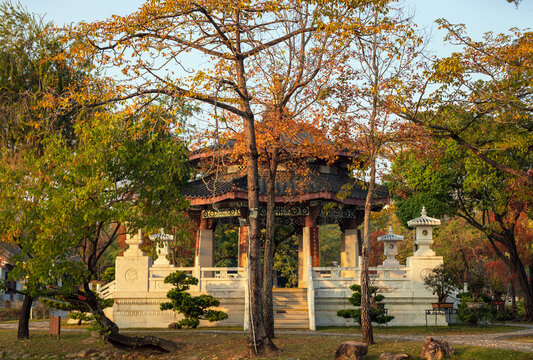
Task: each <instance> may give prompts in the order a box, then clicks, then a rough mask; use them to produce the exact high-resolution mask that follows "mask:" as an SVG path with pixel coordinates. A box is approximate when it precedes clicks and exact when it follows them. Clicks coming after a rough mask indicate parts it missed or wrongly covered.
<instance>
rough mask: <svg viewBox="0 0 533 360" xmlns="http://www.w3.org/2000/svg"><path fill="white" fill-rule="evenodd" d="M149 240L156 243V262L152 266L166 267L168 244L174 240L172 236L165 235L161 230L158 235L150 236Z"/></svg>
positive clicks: (167, 263)
mask: <svg viewBox="0 0 533 360" xmlns="http://www.w3.org/2000/svg"><path fill="white" fill-rule="evenodd" d="M150 240H152V241H154V242H157V243H158V245H157V253H158V256H157V260H156V261H155V262H154V266H168V265H170V262H169V261H168V259H167V255H168V243H169V241H172V240H174V236H173V235H168V234H165V232H164V230H163V229H161V232H159V233H158V234H154V235H150Z"/></svg>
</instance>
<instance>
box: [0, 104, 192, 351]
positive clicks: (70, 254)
mask: <svg viewBox="0 0 533 360" xmlns="http://www.w3.org/2000/svg"><path fill="white" fill-rule="evenodd" d="M153 106H156V105H153ZM157 107H158V109H151V110H150V111H148V110H146V112H145V113H144V114H137V116H135V117H134V118H132V117H131V116H130V114H128V113H125V114H121V115H122V116H121V115H119V114H118V113H112V112H108V113H107V116H104V114H103V113H101V114H99V115H98V116H96V117H92V118H89V119H79V120H78V121H77V122H76V125H75V131H76V139H77V140H76V142H75V143H74V145H72V144H69V141H68V139H66V138H65V137H64V136H62V135H61V134H57V133H52V134H49V135H47V136H45V137H44V138H43V141H42V147H40V148H39V149H33V148H30V149H28V150H27V151H24V153H22V154H21V160H20V163H19V164H18V165H17V166H16V167H12V166H10V165H11V164H10V163H9V162H7V161H6V162H2V166H1V168H0V170H1V171H0V174H1V175H2V176H0V177H1V180H0V181H1V186H0V188H1V189H0V191H1V196H0V199H1V200H0V201H2V203H1V205H0V207H1V208H2V209H6V211H5V212H4V211H2V225H3V227H4V228H3V230H4V231H3V232H2V233H3V235H4V236H8V237H11V238H16V239H17V242H18V245H19V246H20V248H21V254H20V255H18V257H17V258H15V259H14V261H15V267H14V269H13V271H12V272H11V273H10V275H11V276H12V278H13V279H24V278H26V279H27V281H28V283H29V284H32V283H34V282H35V283H38V284H39V286H41V287H42V288H45V289H48V291H47V294H49V295H53V294H57V295H61V297H62V298H63V299H67V300H69V301H72V302H78V303H83V304H84V305H86V306H88V307H89V308H90V310H91V312H92V313H93V315H94V316H95V319H96V320H97V321H98V323H99V324H100V325H101V327H102V330H103V331H102V332H103V335H104V337H105V338H106V339H107V340H108V341H109V342H111V343H113V344H120V345H123V346H131V347H142V346H150V347H153V346H154V344H157V345H156V346H159V347H160V348H162V349H165V350H172V349H174V344H172V343H169V342H167V341H165V340H158V339H154V338H150V337H149V338H136V337H129V336H125V335H122V334H120V333H119V329H118V327H117V325H116V324H115V323H113V322H112V321H111V320H110V319H109V318H107V317H106V316H105V314H104V313H103V311H102V309H101V308H100V304H99V302H98V299H97V297H96V296H95V294H94V293H93V292H92V290H91V289H90V287H89V282H90V281H91V280H93V279H95V278H96V277H97V271H98V264H99V262H100V261H101V259H102V257H103V256H104V254H105V253H106V251H107V250H108V249H109V247H110V246H111V245H112V244H113V243H115V242H116V241H117V238H118V236H120V235H121V231H122V230H121V229H127V231H130V232H133V231H134V230H135V229H139V228H148V229H153V228H158V227H161V226H166V225H167V224H168V223H166V222H164V220H162V219H165V220H166V221H168V222H170V223H173V224H180V221H181V219H182V218H183V216H182V215H181V214H180V211H181V210H182V209H184V208H185V206H186V201H185V199H183V196H182V195H181V192H180V190H181V187H182V186H183V185H184V184H185V183H186V181H187V180H188V178H189V176H188V175H189V172H188V153H187V148H186V146H185V144H184V143H183V142H182V141H180V139H179V138H178V134H177V133H176V132H177V131H179V126H178V124H177V123H176V119H178V118H179V114H177V113H175V112H174V113H173V115H174V116H172V120H171V121H169V120H168V117H156V116H154V114H157V113H158V112H162V113H168V111H169V108H168V107H165V108H164V110H161V107H160V106H157ZM3 160H4V159H3ZM36 203H37V204H38V206H34V204H36ZM26 218H28V219H29V220H31V221H25V222H24V224H27V223H30V224H31V226H30V227H28V228H26V227H20V226H18V223H19V221H20V220H21V219H26ZM121 225H126V227H124V226H121ZM58 284H60V285H58Z"/></svg>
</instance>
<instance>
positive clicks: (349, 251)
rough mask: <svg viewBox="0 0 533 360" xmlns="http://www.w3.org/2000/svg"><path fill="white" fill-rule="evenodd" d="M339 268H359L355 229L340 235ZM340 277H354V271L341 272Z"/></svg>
mask: <svg viewBox="0 0 533 360" xmlns="http://www.w3.org/2000/svg"><path fill="white" fill-rule="evenodd" d="M341 267H355V268H357V267H359V242H358V241H357V229H347V230H345V231H344V232H343V233H342V235H341ZM341 276H342V277H354V276H355V272H354V271H342V272H341Z"/></svg>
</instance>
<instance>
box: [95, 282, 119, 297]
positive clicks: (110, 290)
mask: <svg viewBox="0 0 533 360" xmlns="http://www.w3.org/2000/svg"><path fill="white" fill-rule="evenodd" d="M96 291H97V292H98V294H99V295H100V297H101V298H102V299H111V298H112V297H113V294H114V293H115V280H113V281H111V282H108V283H107V284H105V285H103V286H99V287H98V288H97V289H96Z"/></svg>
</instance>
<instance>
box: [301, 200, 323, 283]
mask: <svg viewBox="0 0 533 360" xmlns="http://www.w3.org/2000/svg"><path fill="white" fill-rule="evenodd" d="M319 213H320V208H318V207H310V208H309V215H307V216H306V217H305V222H304V225H305V226H304V228H303V230H302V236H301V237H300V238H299V239H298V287H299V288H307V277H308V276H309V274H308V268H309V264H308V262H309V258H311V259H312V260H311V261H312V263H313V264H312V265H313V266H315V267H317V266H320V240H319V237H318V227H317V226H316V220H317V218H318V214H319Z"/></svg>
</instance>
